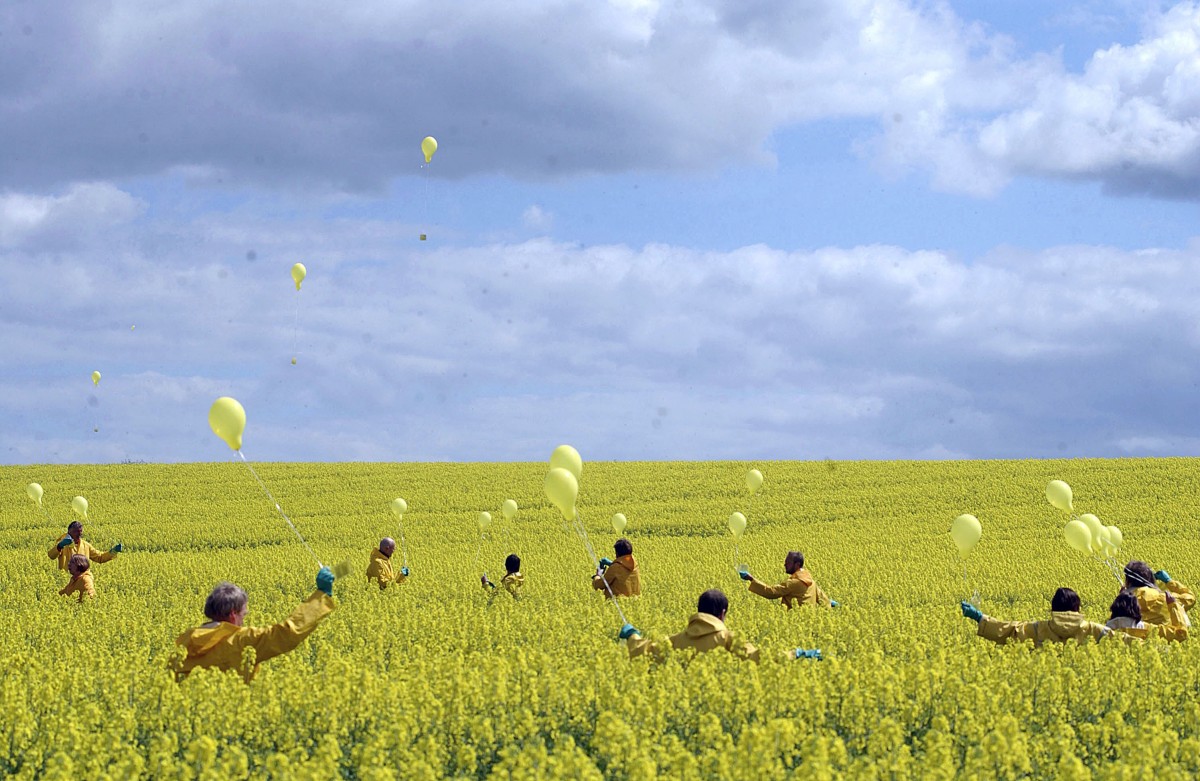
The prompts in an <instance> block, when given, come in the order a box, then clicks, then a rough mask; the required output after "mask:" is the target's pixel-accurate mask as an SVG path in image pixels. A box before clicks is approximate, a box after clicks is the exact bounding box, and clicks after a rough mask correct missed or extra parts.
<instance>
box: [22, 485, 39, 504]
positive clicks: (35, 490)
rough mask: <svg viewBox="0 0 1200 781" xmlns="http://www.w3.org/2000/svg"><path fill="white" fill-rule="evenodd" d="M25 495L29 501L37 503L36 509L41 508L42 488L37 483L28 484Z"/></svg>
mask: <svg viewBox="0 0 1200 781" xmlns="http://www.w3.org/2000/svg"><path fill="white" fill-rule="evenodd" d="M25 493H26V494H27V495H28V496H29V498H30V499H32V500H33V501H35V502H37V506H38V507H41V506H42V487H41V486H40V485H38V484H37V483H30V484H29V485H27V486H25Z"/></svg>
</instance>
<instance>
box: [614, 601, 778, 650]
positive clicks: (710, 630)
mask: <svg viewBox="0 0 1200 781" xmlns="http://www.w3.org/2000/svg"><path fill="white" fill-rule="evenodd" d="M625 642H626V646H627V647H628V648H629V656H630V658H632V657H635V656H641V655H642V654H645V653H649V654H650V655H652V656H654V657H656V658H657V657H660V656H661V652H660V649H659V648H658V646H657V645H656V644H655V643H654V642H653V641H651V640H646V639H643V638H642V637H641V635H637V634H634V635H630V636H629V639H628V640H626V641H625ZM671 647H672V648H674V649H676V650H683V649H685V648H691V649H694V650H695V651H697V652H698V653H705V652H707V651H711V650H713V649H714V648H724V649H725V650H726V651H729V652H730V653H731V654H734V655H735V656H738V657H740V658H742V659H749V660H750V661H752V662H757V661H758V659H759V656H758V649H757V648H755V647H754V646H752V645H750V643H738V642H736V641H735V640H734V639H733V632H730V631H729V629H728V628H726V626H725V622H724V621H722V620H721V619H719V618H717V617H716V616H714V615H710V614H709V613H694V614H693V615H692V617H691V618H689V619H688V625H687V629H685V630H683V631H682V632H680V633H679V634H677V635H671Z"/></svg>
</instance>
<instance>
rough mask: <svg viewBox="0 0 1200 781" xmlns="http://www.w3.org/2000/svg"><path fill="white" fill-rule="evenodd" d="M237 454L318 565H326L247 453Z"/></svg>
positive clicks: (239, 452)
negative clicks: (263, 479)
mask: <svg viewBox="0 0 1200 781" xmlns="http://www.w3.org/2000/svg"><path fill="white" fill-rule="evenodd" d="M237 454H238V456H239V457H241V459H242V463H243V464H245V465H246V468H247V469H249V470H250V474H252V475H254V479H255V480H257V481H258V485H259V487H261V488H262V489H263V493H265V494H266V495H267V498H268V499H270V500H271V504H273V505H275V510H276V511H278V513H279V515H280V517H282V518H283V520H285V521H287V525H288V526H290V527H291V529H292V531H293V532H295V534H296V539H298V540H300V543H301V544H302V545H303V546H304V547H305V548H308V552H309V553H311V554H312V557H313V559H315V560H316V562H317V566H318V567H324V566H325V565H324V564H322V563H321V559H320V558H318V557H317V552H316V551H314V550H313V549H312V547H311V546H310V545H309V544H308V543H307V542H305V540H304V537H303V536H301V534H300V530H299V529H297V528H296V524H294V523H292V519H291V518H289V517H287V513H285V512H284V511H283V508H282V507H280V506H279V502H277V501H275V497H274V496H272V495H271V491H270V489H268V488H267V484H266V483H264V482H263V481H262V478H261V477H259V476H258V472H255V471H254V467H252V466H250V462H249V461H247V460H246V454H245V453H243V452H242V451H240V450H239V451H237Z"/></svg>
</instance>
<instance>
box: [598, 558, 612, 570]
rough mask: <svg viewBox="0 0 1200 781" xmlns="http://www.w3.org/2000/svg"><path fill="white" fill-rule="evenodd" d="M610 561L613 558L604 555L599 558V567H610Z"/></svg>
mask: <svg viewBox="0 0 1200 781" xmlns="http://www.w3.org/2000/svg"><path fill="white" fill-rule="evenodd" d="M612 563H613V560H612V559H610V558H608V557H607V556H605V557H604V558H602V559H600V569H605V568H607V567H611V566H612Z"/></svg>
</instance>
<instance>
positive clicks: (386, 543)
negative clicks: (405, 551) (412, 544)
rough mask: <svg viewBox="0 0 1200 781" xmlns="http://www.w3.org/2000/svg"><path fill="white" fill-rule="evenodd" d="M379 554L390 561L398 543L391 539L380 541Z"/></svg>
mask: <svg viewBox="0 0 1200 781" xmlns="http://www.w3.org/2000/svg"><path fill="white" fill-rule="evenodd" d="M379 552H380V553H382V554H383V555H384V556H387V557H388V558H389V559H390V558H391V557H392V554H393V553H395V552H396V541H395V540H393V539H392V538H391V537H384V538H383V539H382V540H380V541H379Z"/></svg>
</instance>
